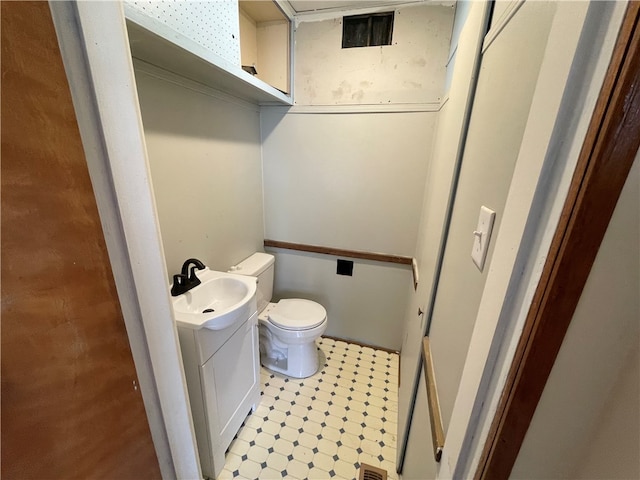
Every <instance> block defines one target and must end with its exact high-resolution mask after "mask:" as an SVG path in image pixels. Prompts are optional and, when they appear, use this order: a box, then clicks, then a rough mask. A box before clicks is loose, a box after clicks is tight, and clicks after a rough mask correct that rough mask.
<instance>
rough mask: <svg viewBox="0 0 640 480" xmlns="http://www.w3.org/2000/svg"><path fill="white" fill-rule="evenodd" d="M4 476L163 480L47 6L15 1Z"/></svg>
mask: <svg viewBox="0 0 640 480" xmlns="http://www.w3.org/2000/svg"><path fill="white" fill-rule="evenodd" d="M1 27H2V43H1V47H2V127H1V128H2V131H1V133H2V164H1V188H2V189H1V198H2V225H1V226H2V237H1V242H2V244H1V245H2V253H1V257H2V258H1V260H2V279H1V280H2V284H1V285H2V286H1V289H2V331H1V333H2V354H1V355H2V392H1V394H2V408H1V413H2V435H1V440H2V454H1V459H2V476H3V478H6V479H12V478H17V479H26V478H38V479H58V478H64V479H71V478H83V479H87V478H110V479H126V478H132V479H133V478H135V479H143V478H160V470H159V466H158V460H157V458H156V453H155V450H154V447H153V443H152V440H151V434H150V431H149V425H148V422H147V417H146V414H145V410H144V405H143V402H142V397H141V394H140V389H139V388H138V387H137V378H136V372H135V368H134V365H133V359H132V355H131V350H130V347H129V342H128V339H127V335H126V331H125V325H124V321H123V318H122V313H121V310H120V304H119V302H118V297H117V294H116V290H115V285H114V279H113V274H112V271H111V267H110V263H109V258H108V256H107V251H106V245H105V241H104V236H103V233H102V229H101V225H100V220H99V217H98V211H97V207H96V201H95V197H94V195H93V190H92V187H91V183H90V180H89V173H88V169H87V164H86V161H85V157H84V152H83V149H82V144H81V140H80V134H79V131H78V126H77V121H76V117H75V113H74V109H73V105H72V102H71V95H70V92H69V86H68V83H67V79H66V75H65V72H64V67H63V64H62V59H61V56H60V51H59V48H58V42H57V39H56V35H55V30H54V27H53V23H52V20H51V14H50V11H49V6H48V3H47V2H1Z"/></svg>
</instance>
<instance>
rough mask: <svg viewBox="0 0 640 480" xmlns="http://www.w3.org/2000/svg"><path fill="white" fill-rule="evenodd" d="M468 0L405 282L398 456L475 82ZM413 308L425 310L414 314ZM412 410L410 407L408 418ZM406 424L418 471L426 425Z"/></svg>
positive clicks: (475, 10)
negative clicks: (413, 276) (413, 272)
mask: <svg viewBox="0 0 640 480" xmlns="http://www.w3.org/2000/svg"><path fill="white" fill-rule="evenodd" d="M470 5H471V6H470V9H469V11H468V12H467V13H468V17H467V18H468V21H466V22H465V24H464V28H463V29H462V30H461V31H460V33H459V40H458V43H459V47H458V48H457V49H456V51H457V61H456V63H455V65H451V68H452V69H454V75H452V82H451V87H450V90H449V95H448V101H447V102H446V103H445V105H444V106H443V107H442V109H441V110H440V112H439V114H438V126H437V130H436V134H435V139H434V149H433V154H432V160H431V162H430V165H429V173H428V177H427V183H426V187H425V193H424V199H423V207H422V215H421V219H420V228H419V232H418V242H417V247H416V253H415V257H416V260H417V262H418V268H419V272H420V281H419V283H418V288H417V290H415V291H414V289H413V288H410V289H408V291H407V297H408V298H407V300H408V308H407V310H406V314H405V319H404V327H403V331H404V336H403V343H402V351H401V355H402V362H401V372H400V377H401V383H400V389H399V395H398V428H399V430H398V445H399V447H400V448H399V449H398V453H399V456H401V455H402V448H403V446H404V443H405V436H406V430H407V428H408V426H409V421H410V419H409V411H410V408H411V405H412V404H413V402H414V396H413V395H414V393H413V392H414V390H415V388H416V385H415V378H416V375H417V373H418V367H419V361H420V351H421V346H422V337H423V336H424V334H425V328H426V325H425V322H426V317H427V316H428V312H429V311H430V309H431V307H432V305H431V299H430V297H431V292H432V289H433V288H434V281H435V278H434V276H435V274H436V268H437V263H438V258H439V256H440V249H441V240H442V237H443V235H444V232H443V228H444V224H445V218H446V215H447V208H448V201H449V196H450V190H451V187H452V182H453V180H454V172H455V169H456V164H457V160H458V152H459V149H460V148H461V142H462V138H463V129H464V124H465V119H466V116H467V114H468V110H469V109H470V102H471V98H470V97H471V92H472V89H473V85H474V83H475V69H476V68H477V62H478V55H479V53H480V46H481V44H482V39H483V38H484V30H485V24H486V20H487V15H488V13H487V10H488V5H487V4H486V3H485V2H473V3H471V4H470ZM456 12H457V11H456ZM456 15H457V13H456ZM418 309H420V310H422V311H423V312H426V313H425V314H423V315H418ZM415 401H416V407H415V408H416V411H418V410H420V409H423V408H426V405H421V404H420V400H419V399H417V398H416V399H415ZM415 415H416V414H415V413H414V419H415ZM412 424H413V425H414V426H413V427H412V433H411V437H409V439H408V440H407V441H408V445H407V458H406V460H405V468H407V469H408V471H419V469H420V468H422V465H417V466H415V465H413V464H412V463H413V462H422V459H421V458H420V457H419V456H413V457H411V456H409V450H411V449H413V450H414V451H415V450H417V449H418V448H416V447H415V446H412V445H411V443H413V442H415V440H414V439H415V438H420V434H418V433H416V432H414V430H418V431H419V432H423V433H424V434H425V435H430V433H429V426H428V425H427V424H423V423H422V422H420V421H419V420H414V422H413V423H412ZM399 460H400V458H399Z"/></svg>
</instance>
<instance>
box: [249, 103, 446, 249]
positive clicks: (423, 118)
mask: <svg viewBox="0 0 640 480" xmlns="http://www.w3.org/2000/svg"><path fill="white" fill-rule="evenodd" d="M435 120H436V114H435V113H427V112H420V113H376V114H373V113H362V114H355V113H354V114H287V113H284V111H283V109H281V108H263V109H262V113H261V121H262V142H263V143H262V155H263V162H264V166H263V168H264V185H265V197H264V204H265V237H266V238H270V239H273V240H281V241H288V242H298V243H307V244H314V245H324V246H329V247H336V248H347V249H353V250H368V251H373V252H382V253H391V254H397V255H409V256H412V255H413V252H414V249H415V242H416V233H417V228H418V220H419V216H420V201H419V199H421V198H422V194H423V189H424V178H425V174H426V171H427V165H428V158H429V154H430V151H431V137H432V134H433V127H434V123H435Z"/></svg>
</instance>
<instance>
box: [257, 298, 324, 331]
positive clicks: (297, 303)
mask: <svg viewBox="0 0 640 480" xmlns="http://www.w3.org/2000/svg"><path fill="white" fill-rule="evenodd" d="M326 318H327V311H326V310H325V309H324V307H323V306H322V305H320V304H319V303H316V302H312V301H311V300H303V299H301V298H288V299H285V300H280V301H279V302H278V303H277V304H276V306H275V307H273V309H272V310H271V311H270V312H269V321H271V323H273V324H274V325H277V326H278V327H280V328H284V329H286V330H308V329H310V328H314V327H317V326H318V325H320V324H321V323H322V322H324V321H325V319H326Z"/></svg>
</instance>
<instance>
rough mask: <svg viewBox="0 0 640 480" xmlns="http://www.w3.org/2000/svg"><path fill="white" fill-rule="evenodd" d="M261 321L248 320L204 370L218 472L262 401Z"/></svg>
mask: <svg viewBox="0 0 640 480" xmlns="http://www.w3.org/2000/svg"><path fill="white" fill-rule="evenodd" d="M257 317H258V315H257V313H256V314H254V315H253V316H252V317H251V318H250V319H249V320H247V321H246V322H245V323H244V324H243V325H242V326H241V327H240V328H238V329H237V330H236V331H235V332H234V334H233V335H232V336H231V337H230V338H229V340H227V341H226V342H225V344H224V345H223V346H222V347H220V348H219V349H218V350H217V351H216V353H215V354H214V355H213V357H211V359H209V360H208V361H207V362H206V363H205V364H204V365H203V366H202V367H200V369H201V370H200V378H201V382H202V390H203V394H204V397H205V404H206V410H207V413H206V415H207V420H208V423H209V429H210V438H211V442H212V444H213V445H212V447H213V463H214V468H215V469H216V470H218V469H222V466H223V465H224V452H225V450H226V449H227V447H228V446H229V444H230V443H231V440H232V439H233V437H234V436H235V434H236V433H237V432H238V430H239V429H240V426H241V425H242V422H243V421H244V419H245V418H246V417H247V414H248V413H249V410H251V409H252V408H254V407H255V406H256V405H257V403H258V402H259V401H260V383H259V379H260V375H259V373H260V372H259V370H258V368H259V362H257V355H258V350H257V343H256V342H257ZM220 459H222V465H220V466H219V462H220Z"/></svg>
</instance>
